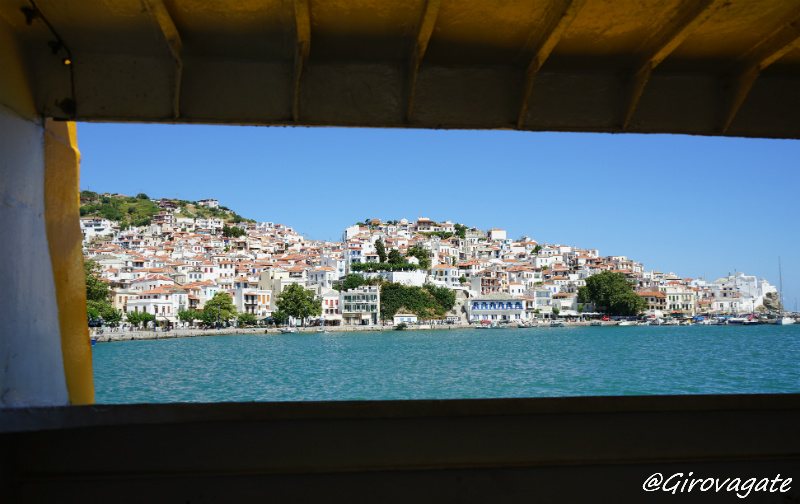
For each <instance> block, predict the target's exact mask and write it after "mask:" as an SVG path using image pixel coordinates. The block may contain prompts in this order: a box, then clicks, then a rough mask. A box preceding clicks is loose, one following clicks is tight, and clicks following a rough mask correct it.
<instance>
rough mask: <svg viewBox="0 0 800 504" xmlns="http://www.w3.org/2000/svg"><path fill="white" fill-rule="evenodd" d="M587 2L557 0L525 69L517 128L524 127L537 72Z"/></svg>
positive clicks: (582, 0)
mask: <svg viewBox="0 0 800 504" xmlns="http://www.w3.org/2000/svg"><path fill="white" fill-rule="evenodd" d="M585 4H586V0H565V1H562V2H556V3H555V4H554V6H553V7H552V8H551V9H550V12H549V13H548V19H547V22H546V23H545V28H544V33H543V34H542V36H541V37H539V43H538V44H537V46H536V47H535V48H534V50H533V58H532V59H531V61H530V63H529V64H528V68H527V70H526V71H525V87H524V88H523V91H522V103H521V105H520V108H519V115H518V116H517V128H522V123H523V122H524V121H525V114H526V113H527V112H528V104H529V103H530V99H531V91H532V90H533V81H534V80H535V79H536V74H537V73H539V70H540V69H541V68H542V65H544V62H545V61H546V60H547V57H548V56H550V53H551V52H552V51H553V49H554V48H555V46H556V44H558V41H559V40H561V37H562V35H564V32H565V31H567V28H569V25H570V24H571V23H572V21H573V20H574V19H575V17H576V16H577V15H578V13H579V12H580V11H581V9H582V8H583V6H584V5H585Z"/></svg>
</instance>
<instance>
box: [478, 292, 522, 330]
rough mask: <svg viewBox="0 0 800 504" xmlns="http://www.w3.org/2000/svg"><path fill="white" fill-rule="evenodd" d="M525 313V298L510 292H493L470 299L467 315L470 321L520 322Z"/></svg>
mask: <svg viewBox="0 0 800 504" xmlns="http://www.w3.org/2000/svg"><path fill="white" fill-rule="evenodd" d="M524 313H525V300H524V299H522V298H519V297H514V296H512V295H510V294H508V293H502V292H493V293H491V294H485V295H482V296H477V297H475V298H472V299H470V300H469V303H468V304H467V315H468V318H469V321H470V323H480V322H483V321H489V322H512V321H515V322H518V321H521V320H522V319H523V315H524Z"/></svg>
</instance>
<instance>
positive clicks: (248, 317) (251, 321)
mask: <svg viewBox="0 0 800 504" xmlns="http://www.w3.org/2000/svg"><path fill="white" fill-rule="evenodd" d="M236 320H237V321H238V322H239V325H244V326H248V325H255V323H256V316H255V315H253V314H252V313H240V314H239V317H238V318H237V319H236Z"/></svg>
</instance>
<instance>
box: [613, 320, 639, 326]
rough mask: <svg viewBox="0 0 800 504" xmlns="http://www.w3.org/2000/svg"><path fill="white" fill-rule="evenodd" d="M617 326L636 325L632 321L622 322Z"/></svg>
mask: <svg viewBox="0 0 800 504" xmlns="http://www.w3.org/2000/svg"><path fill="white" fill-rule="evenodd" d="M617 325H621V326H632V325H635V323H634V322H633V321H632V320H623V321H622V322H620V323H619V324H617Z"/></svg>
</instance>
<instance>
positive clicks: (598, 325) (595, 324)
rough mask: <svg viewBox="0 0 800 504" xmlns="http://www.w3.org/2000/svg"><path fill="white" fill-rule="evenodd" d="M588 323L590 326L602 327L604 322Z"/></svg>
mask: <svg viewBox="0 0 800 504" xmlns="http://www.w3.org/2000/svg"><path fill="white" fill-rule="evenodd" d="M589 325H590V326H592V327H603V325H604V324H603V323H602V322H592V323H590V324H589Z"/></svg>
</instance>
